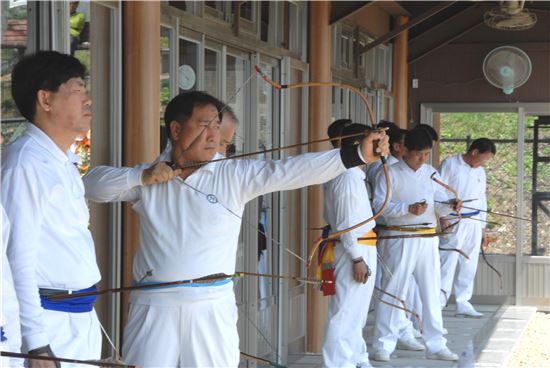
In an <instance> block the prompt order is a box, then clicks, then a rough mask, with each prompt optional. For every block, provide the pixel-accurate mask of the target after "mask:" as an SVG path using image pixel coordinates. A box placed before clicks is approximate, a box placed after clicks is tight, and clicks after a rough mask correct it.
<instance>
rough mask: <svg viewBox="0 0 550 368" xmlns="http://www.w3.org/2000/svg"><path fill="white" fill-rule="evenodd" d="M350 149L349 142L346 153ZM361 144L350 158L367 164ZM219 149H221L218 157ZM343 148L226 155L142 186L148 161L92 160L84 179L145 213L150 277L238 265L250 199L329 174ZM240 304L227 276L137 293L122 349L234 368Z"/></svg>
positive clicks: (144, 360) (139, 269)
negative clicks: (124, 164) (256, 156)
mask: <svg viewBox="0 0 550 368" xmlns="http://www.w3.org/2000/svg"><path fill="white" fill-rule="evenodd" d="M350 152H351V151H350V150H348V151H347V153H348V154H349V153H350ZM358 152H359V151H358V149H357V150H354V151H353V155H354V156H353V160H355V161H353V160H352V161H353V164H351V163H350V162H351V161H350V159H349V157H348V158H346V157H347V156H346V155H345V154H344V151H342V153H343V155H342V158H343V159H345V160H346V162H347V166H357V165H359V164H360V163H362V161H361V158H360V153H359V154H358ZM220 157H222V156H221V155H219V154H216V156H215V157H214V159H216V158H220ZM342 158H341V154H340V150H332V151H327V152H321V153H308V154H304V155H300V156H296V157H292V158H289V159H286V160H281V161H259V160H227V161H221V162H214V163H209V164H207V165H205V166H202V167H201V168H199V169H198V170H197V171H195V172H194V173H193V174H192V175H190V176H189V177H188V178H186V179H185V180H182V179H181V178H180V177H177V178H176V179H174V180H170V181H168V182H165V183H162V184H156V185H149V186H142V185H141V175H142V172H143V170H144V169H145V168H146V167H148V166H149V165H140V166H137V167H135V168H111V167H96V168H94V169H92V170H90V172H89V173H88V174H87V175H86V176H85V177H84V183H85V186H86V195H87V196H88V198H90V199H92V200H95V201H119V200H121V201H130V202H132V203H133V208H134V210H135V211H136V212H137V213H138V214H139V215H140V233H139V235H140V236H139V237H140V245H139V249H138V253H137V255H136V256H135V258H134V265H133V278H134V280H135V281H138V280H140V279H141V278H142V277H143V276H144V275H145V274H146V273H147V271H148V270H151V269H152V270H154V274H153V276H152V277H149V278H147V279H146V281H148V282H165V281H175V280H186V279H195V278H199V277H203V276H207V275H212V274H218V273H225V274H228V275H231V274H233V273H234V272H235V263H236V252H237V244H238V238H239V232H240V228H241V223H242V218H241V216H242V214H243V211H244V207H245V205H246V203H247V202H249V201H250V200H252V199H254V198H256V197H258V196H260V195H263V194H266V193H270V192H273V191H280V190H291V189H296V188H300V187H303V186H307V185H313V184H320V183H322V182H325V181H328V180H330V179H332V178H334V177H336V176H337V175H339V174H341V173H343V172H344V171H345V170H346V166H344V164H343V162H342ZM237 315H238V313H237V306H236V304H235V295H234V292H233V283H232V282H231V281H230V280H223V281H218V282H216V283H215V284H214V285H209V286H205V285H204V284H203V285H199V286H198V287H185V286H183V287H175V288H163V289H156V290H147V291H146V290H143V291H134V292H132V294H131V296H130V312H129V317H128V324H127V326H126V328H125V331H124V341H125V344H124V346H123V356H124V358H125V359H126V361H128V362H131V363H132V364H138V365H141V366H198V367H236V366H237V365H238V364H239V336H238V332H237Z"/></svg>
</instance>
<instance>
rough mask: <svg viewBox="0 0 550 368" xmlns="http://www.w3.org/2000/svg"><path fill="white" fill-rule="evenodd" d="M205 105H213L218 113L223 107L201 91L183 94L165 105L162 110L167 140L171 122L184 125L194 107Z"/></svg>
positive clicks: (170, 136) (214, 98)
mask: <svg viewBox="0 0 550 368" xmlns="http://www.w3.org/2000/svg"><path fill="white" fill-rule="evenodd" d="M206 105H214V106H215V107H216V109H217V110H218V112H219V111H220V110H221V108H222V106H224V105H223V103H222V102H221V101H220V100H218V99H217V98H216V97H214V96H211V95H209V94H208V93H206V92H201V91H191V92H183V93H180V94H179V95H177V96H176V97H174V98H173V99H172V100H170V102H168V105H166V110H164V125H165V126H166V132H167V136H168V139H171V138H172V135H171V133H170V123H171V122H172V121H177V122H178V123H180V124H185V123H186V122H187V120H188V119H189V118H190V117H191V116H192V115H193V110H194V109H195V107H202V106H206ZM220 118H221V117H220ZM220 120H221V119H220Z"/></svg>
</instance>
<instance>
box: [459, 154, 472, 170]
mask: <svg viewBox="0 0 550 368" xmlns="http://www.w3.org/2000/svg"><path fill="white" fill-rule="evenodd" d="M458 162H460V164H461V165H464V166H466V167H467V168H469V169H471V168H472V167H471V166H470V165H469V164H468V163H467V162H466V161H464V157H462V154H459V155H458Z"/></svg>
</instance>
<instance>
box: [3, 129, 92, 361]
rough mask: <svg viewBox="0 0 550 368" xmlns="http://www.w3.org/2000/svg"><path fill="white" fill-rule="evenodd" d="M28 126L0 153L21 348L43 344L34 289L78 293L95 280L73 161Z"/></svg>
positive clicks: (86, 218) (83, 204) (84, 209)
mask: <svg viewBox="0 0 550 368" xmlns="http://www.w3.org/2000/svg"><path fill="white" fill-rule="evenodd" d="M77 161H78V157H77V156H76V155H74V154H73V153H71V152H70V151H68V152H62V151H61V150H60V149H59V147H58V146H57V145H56V144H55V143H54V142H53V141H52V140H51V139H50V138H49V137H48V136H47V135H46V134H45V133H44V132H43V131H42V130H40V129H38V128H37V127H36V126H35V125H33V124H28V125H27V130H26V131H25V132H24V133H23V135H22V136H21V137H20V138H18V139H17V140H16V141H15V142H14V143H12V144H11V145H9V146H8V147H7V148H6V149H5V152H4V156H3V163H2V203H3V205H4V207H5V209H6V213H7V214H8V217H9V219H10V221H11V234H10V240H9V243H8V259H9V261H10V265H11V268H12V270H13V280H14V285H15V289H16V291H17V297H18V299H19V308H20V310H21V333H22V336H23V344H24V345H25V346H26V347H27V348H28V349H29V350H32V349H35V348H37V347H40V346H44V345H47V344H49V339H48V337H47V336H46V334H45V332H44V327H43V326H44V324H43V322H42V318H43V317H42V311H43V309H42V307H41V305H40V298H39V295H38V288H39V287H45V288H56V289H69V290H79V289H84V288H88V287H90V286H92V285H94V284H95V283H97V282H98V281H99V280H100V278H101V277H100V274H99V269H98V266H97V262H96V256H95V248H94V243H93V240H92V235H91V234H90V231H89V230H88V223H89V212H88V207H87V205H86V201H85V199H84V186H83V185H82V180H81V178H80V174H79V172H78V169H77V167H76V166H75V163H76V162H77Z"/></svg>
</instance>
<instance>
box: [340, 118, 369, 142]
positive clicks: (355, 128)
mask: <svg viewBox="0 0 550 368" xmlns="http://www.w3.org/2000/svg"><path fill="white" fill-rule="evenodd" d="M371 129H372V128H371V127H370V126H368V125H363V124H357V123H354V124H350V125H348V126H346V127H345V128H344V129H343V130H342V135H343V136H346V135H354V136H352V137H348V138H344V139H342V145H341V147H347V146H353V145H354V144H355V142H357V141H360V140H361V139H362V137H361V134H362V133H365V132H367V131H369V130H371Z"/></svg>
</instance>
